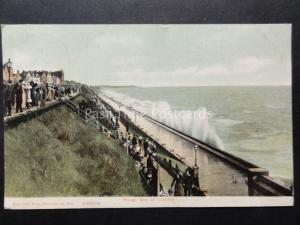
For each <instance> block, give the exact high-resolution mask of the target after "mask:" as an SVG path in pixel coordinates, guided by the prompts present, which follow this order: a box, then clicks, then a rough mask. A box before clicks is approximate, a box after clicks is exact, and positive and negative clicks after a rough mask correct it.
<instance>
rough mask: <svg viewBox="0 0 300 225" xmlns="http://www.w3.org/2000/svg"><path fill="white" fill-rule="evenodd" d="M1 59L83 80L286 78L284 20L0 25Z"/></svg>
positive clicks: (199, 82) (259, 81)
mask: <svg viewBox="0 0 300 225" xmlns="http://www.w3.org/2000/svg"><path fill="white" fill-rule="evenodd" d="M2 48H3V49H2V51H3V61H4V62H3V63H5V62H6V61H7V60H8V58H10V59H11V60H12V63H13V69H14V71H16V70H20V71H22V70H50V71H54V70H60V69H63V70H64V74H65V79H66V80H74V81H78V82H82V83H85V84H88V85H137V86H218V85H226V86H227V85H230V86H233V85H234V86H235V85H238V86H240V85H291V25H289V24H272V25H271V24H269V25H266V24H265V25H262V24H261V25H5V26H2Z"/></svg>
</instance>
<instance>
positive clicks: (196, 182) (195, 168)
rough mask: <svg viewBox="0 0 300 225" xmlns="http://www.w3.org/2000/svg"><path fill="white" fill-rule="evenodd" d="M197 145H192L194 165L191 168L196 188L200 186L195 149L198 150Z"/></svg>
mask: <svg viewBox="0 0 300 225" xmlns="http://www.w3.org/2000/svg"><path fill="white" fill-rule="evenodd" d="M198 149H199V147H198V145H195V146H194V151H195V165H194V168H193V175H194V177H193V178H194V185H195V186H196V187H198V188H200V183H199V168H198V166H197V151H198Z"/></svg>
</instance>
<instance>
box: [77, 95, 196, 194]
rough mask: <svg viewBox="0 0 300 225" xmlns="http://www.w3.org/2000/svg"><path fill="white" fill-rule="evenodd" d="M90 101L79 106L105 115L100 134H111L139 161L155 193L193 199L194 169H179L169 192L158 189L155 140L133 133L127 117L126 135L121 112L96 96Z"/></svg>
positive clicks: (143, 173)
mask: <svg viewBox="0 0 300 225" xmlns="http://www.w3.org/2000/svg"><path fill="white" fill-rule="evenodd" d="M88 99H89V100H88V101H85V100H82V102H81V103H79V105H80V106H79V107H80V108H81V109H83V110H86V109H87V108H91V110H93V111H96V112H98V113H99V114H100V115H101V116H100V117H97V118H98V120H97V122H99V121H100V122H101V124H105V127H104V126H101V127H100V131H102V132H104V133H106V134H107V136H109V137H112V138H114V139H116V140H117V141H118V143H119V144H120V145H121V146H123V147H124V149H126V151H127V153H128V154H129V155H130V156H132V157H133V159H134V160H135V161H136V162H137V167H138V168H139V171H140V173H141V174H142V175H143V177H144V178H145V179H146V182H147V184H148V185H149V186H151V187H152V188H153V190H152V194H153V195H156V194H157V192H158V193H159V195H160V196H170V195H175V196H191V195H192V189H193V188H194V178H193V177H194V176H193V169H192V168H190V167H188V168H187V169H186V170H185V171H184V172H181V171H180V169H179V167H178V166H177V164H176V166H175V176H174V179H173V181H172V184H171V186H170V188H169V189H168V190H166V189H165V187H163V185H162V184H160V188H159V189H160V190H157V169H156V168H155V163H154V162H155V157H156V156H157V146H156V144H155V142H154V141H152V140H150V139H149V138H148V137H146V138H145V137H142V136H137V135H135V134H132V133H131V132H130V125H129V122H128V121H129V118H128V117H127V118H126V115H123V116H125V118H126V120H125V121H127V122H125V124H124V126H125V132H122V131H121V130H120V129H119V128H120V124H119V122H120V116H121V115H120V114H122V113H121V112H117V111H114V110H113V109H111V108H110V107H109V106H108V105H105V104H104V103H103V102H101V101H100V99H99V98H97V97H96V96H90V97H89V98H88Z"/></svg>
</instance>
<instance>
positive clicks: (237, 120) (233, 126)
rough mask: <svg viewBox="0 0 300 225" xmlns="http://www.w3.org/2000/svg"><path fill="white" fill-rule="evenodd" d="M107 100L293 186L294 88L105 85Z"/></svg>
mask: <svg viewBox="0 0 300 225" xmlns="http://www.w3.org/2000/svg"><path fill="white" fill-rule="evenodd" d="M101 90H102V91H103V92H104V93H105V94H106V95H108V96H110V97H113V98H114V99H116V100H118V101H120V102H122V103H124V104H126V105H128V106H131V107H132V108H134V109H136V110H139V111H141V112H143V113H145V114H147V115H149V116H151V117H152V118H154V119H157V120H159V121H161V122H163V123H165V124H167V125H169V126H171V127H173V128H175V129H178V130H180V131H182V132H184V133H186V134H188V135H191V136H193V137H195V138H197V139H199V140H201V141H204V142H206V143H208V144H210V145H212V146H215V147H217V148H219V149H222V150H224V151H227V152H229V153H232V154H234V155H236V156H238V157H240V158H242V159H245V160H247V161H250V162H252V163H254V164H256V165H258V166H261V167H263V168H266V169H268V170H269V172H270V176H271V177H274V178H277V179H280V180H282V181H283V182H285V183H287V184H291V183H292V182H293V151H292V149H293V147H292V103H291V87H290V86H213V87H211V86H201V87H135V86H130V87H105V88H101Z"/></svg>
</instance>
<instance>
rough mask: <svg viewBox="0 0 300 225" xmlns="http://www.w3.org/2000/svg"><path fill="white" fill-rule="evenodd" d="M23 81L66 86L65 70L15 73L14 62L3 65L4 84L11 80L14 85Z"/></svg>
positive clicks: (9, 61)
mask: <svg viewBox="0 0 300 225" xmlns="http://www.w3.org/2000/svg"><path fill="white" fill-rule="evenodd" d="M21 79H22V80H23V81H25V82H27V83H30V82H31V81H33V82H34V83H37V84H45V83H48V84H53V85H63V84H64V72H63V70H58V71H46V70H42V71H38V70H29V71H24V70H23V71H22V72H21V73H20V72H19V70H17V71H16V72H14V71H13V67H12V62H11V60H10V59H9V60H8V62H6V63H4V65H3V82H7V81H8V80H11V81H12V82H13V83H16V82H17V81H19V80H21Z"/></svg>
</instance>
